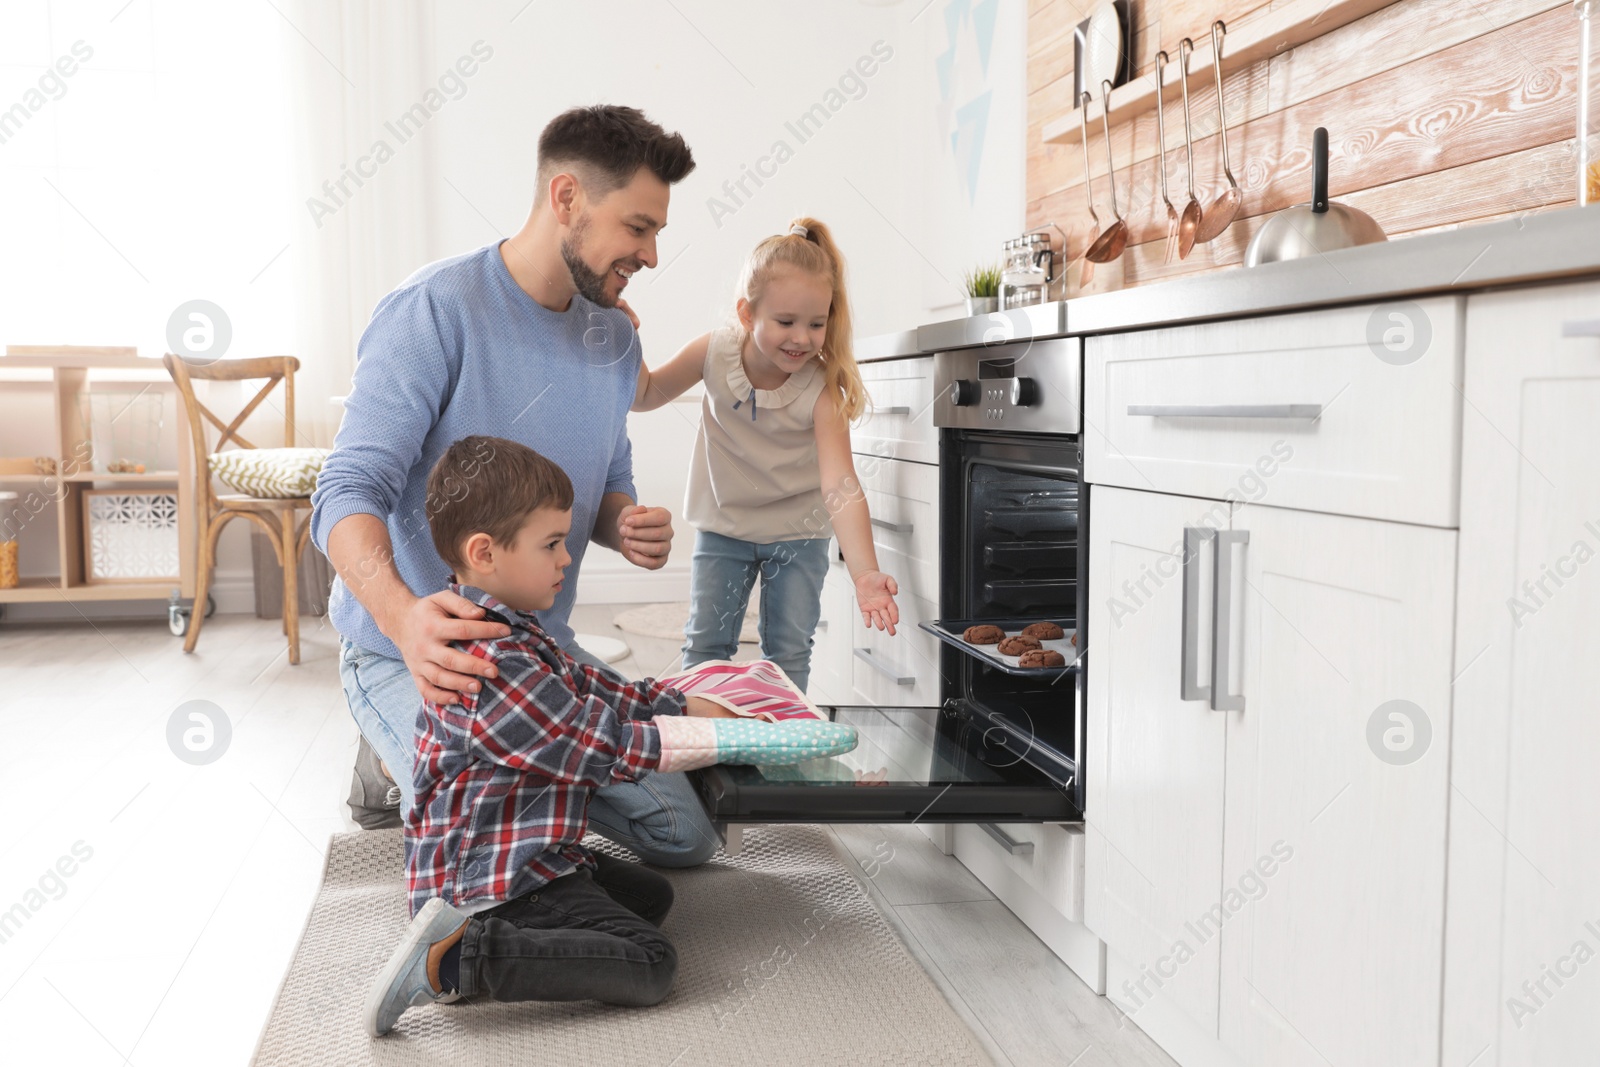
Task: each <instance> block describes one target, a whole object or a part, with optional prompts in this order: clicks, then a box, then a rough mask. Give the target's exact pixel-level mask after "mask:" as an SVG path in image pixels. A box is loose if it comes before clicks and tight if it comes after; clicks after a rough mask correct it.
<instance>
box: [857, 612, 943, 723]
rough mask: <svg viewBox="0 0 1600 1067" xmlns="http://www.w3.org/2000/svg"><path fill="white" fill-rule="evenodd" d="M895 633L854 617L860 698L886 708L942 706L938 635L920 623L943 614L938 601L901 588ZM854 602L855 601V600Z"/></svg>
mask: <svg viewBox="0 0 1600 1067" xmlns="http://www.w3.org/2000/svg"><path fill="white" fill-rule="evenodd" d="M895 602H896V603H897V604H899V606H900V622H899V624H898V625H897V626H896V627H895V633H894V636H892V637H891V636H890V635H889V633H888V632H887V631H884V630H878V629H874V628H872V627H869V626H867V624H866V623H864V622H862V621H861V613H860V612H859V611H852V612H851V619H850V623H849V625H850V634H851V638H850V650H849V655H850V672H851V674H850V677H851V679H852V681H853V684H854V687H855V691H856V696H857V698H858V700H860V702H861V703H864V704H870V705H875V706H877V707H885V708H935V707H938V706H939V702H940V697H939V688H940V685H939V639H938V638H936V637H934V636H933V635H932V634H930V633H928V632H927V631H925V630H923V629H921V628H920V627H919V626H918V625H917V624H918V623H920V622H924V621H932V620H934V619H937V618H938V617H939V610H938V603H937V602H936V601H932V600H924V599H923V598H921V597H919V596H913V595H910V594H908V593H906V592H905V590H903V589H902V590H901V592H900V595H899V596H897V597H895ZM852 606H853V604H852Z"/></svg>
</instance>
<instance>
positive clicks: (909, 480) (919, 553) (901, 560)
mask: <svg viewBox="0 0 1600 1067" xmlns="http://www.w3.org/2000/svg"><path fill="white" fill-rule="evenodd" d="M856 466H857V471H858V473H859V476H860V478H861V487H862V489H863V490H864V491H865V493H866V497H867V509H868V510H869V511H870V512H871V513H872V543H873V545H874V546H876V548H877V553H878V566H879V567H880V568H881V569H882V570H884V571H885V572H887V573H889V574H892V575H893V576H894V579H895V581H896V582H897V583H898V584H899V586H900V589H901V591H902V592H903V593H904V594H907V595H910V596H918V597H921V598H922V599H924V600H927V601H930V602H932V603H935V604H937V603H938V602H939V468H938V467H930V466H928V465H927V464H924V463H907V462H905V461H903V460H892V459H890V460H880V461H877V462H870V465H869V461H863V462H861V463H858V464H857V465H856Z"/></svg>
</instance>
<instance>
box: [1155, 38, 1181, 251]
mask: <svg viewBox="0 0 1600 1067" xmlns="http://www.w3.org/2000/svg"><path fill="white" fill-rule="evenodd" d="M1171 58H1172V57H1171V56H1169V55H1167V54H1166V53H1165V52H1157V53H1156V166H1157V167H1159V168H1160V169H1161V200H1162V202H1163V203H1165V204H1166V205H1167V243H1166V247H1165V249H1164V250H1163V255H1162V260H1163V262H1166V263H1171V262H1172V261H1173V260H1174V259H1176V258H1177V256H1178V209H1177V208H1175V207H1173V206H1172V197H1170V196H1168V195H1167V125H1166V120H1165V118H1164V117H1163V116H1164V113H1165V112H1166V109H1167V102H1166V100H1165V99H1163V97H1162V95H1161V83H1162V82H1163V81H1165V80H1166V76H1167V64H1168V63H1169V62H1170V61H1171Z"/></svg>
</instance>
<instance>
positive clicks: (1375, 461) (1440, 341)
mask: <svg viewBox="0 0 1600 1067" xmlns="http://www.w3.org/2000/svg"><path fill="white" fill-rule="evenodd" d="M1462 307H1463V300H1462V299H1461V298H1459V297H1436V298H1432V299H1425V300H1421V301H1418V302H1416V303H1404V302H1401V303H1393V304H1381V305H1367V306H1361V307H1354V308H1338V309H1332V310H1323V311H1317V312H1313V313H1305V314H1294V315H1278V316H1269V317H1262V318H1256V319H1246V320H1235V321H1228V322H1217V323H1205V324H1201V325H1192V326H1178V327H1173V328H1169V329H1160V330H1146V331H1142V332H1139V333H1130V334H1114V335H1109V336H1105V337H1092V338H1090V339H1089V340H1088V342H1087V348H1086V352H1087V358H1086V360H1085V368H1086V369H1085V390H1084V423H1085V449H1084V453H1085V455H1084V467H1085V474H1086V477H1087V479H1088V481H1090V482H1091V483H1095V484H1108V485H1120V486H1124V487H1126V488H1130V489H1146V490H1153V491H1158V492H1171V493H1180V494H1184V495H1189V496H1200V497H1210V498H1212V499H1217V500H1229V501H1249V502H1254V503H1267V504H1272V505H1275V506H1278V507H1291V508H1301V509H1305V510H1308V511H1321V512H1330V513H1336V514H1345V515H1360V516H1367V517H1371V518H1379V519H1393V520H1397V521H1403V522H1414V523H1422V524H1426V525H1434V526H1445V527H1451V526H1455V525H1456V522H1457V517H1458V510H1457V490H1458V485H1459V478H1458V465H1459V435H1460V425H1461V396H1460V381H1461V336H1462V334H1461V327H1460V318H1461V315H1462Z"/></svg>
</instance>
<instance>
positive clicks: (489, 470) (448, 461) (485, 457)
mask: <svg viewBox="0 0 1600 1067" xmlns="http://www.w3.org/2000/svg"><path fill="white" fill-rule="evenodd" d="M571 507H572V479H571V478H568V477H567V472H566V471H564V470H562V469H561V468H560V467H559V466H557V465H556V464H554V463H552V462H551V461H550V460H548V459H546V458H545V457H543V456H541V455H539V453H537V452H535V451H534V450H533V449H531V448H529V447H528V446H527V445H521V444H518V443H517V442H515V441H508V440H506V439H505V438H504V437H483V436H476V435H475V436H472V437H463V438H462V439H461V440H459V441H457V442H455V443H454V444H453V445H451V446H450V447H449V448H447V449H445V450H444V455H442V456H440V457H439V462H437V463H435V464H434V465H433V470H431V471H429V472H428V489H427V509H428V528H429V530H430V531H431V532H432V534H433V547H434V548H436V549H438V550H439V558H440V559H442V560H444V561H445V563H447V564H449V566H450V569H451V570H452V571H456V572H460V571H461V570H462V569H463V566H462V564H463V562H464V561H463V560H462V558H461V543H462V542H463V541H465V540H466V539H467V538H469V537H471V536H472V535H473V534H475V533H486V534H488V535H489V536H490V537H492V538H493V539H494V542H495V544H498V545H504V546H506V547H508V548H509V547H511V546H512V545H514V544H515V543H516V540H517V532H518V531H519V530H521V529H522V524H523V523H525V522H527V521H528V516H529V515H531V514H533V513H534V512H535V511H537V510H538V509H539V508H554V509H555V510H557V511H566V510H568V509H569V508H571Z"/></svg>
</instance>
